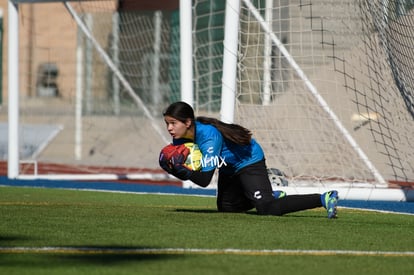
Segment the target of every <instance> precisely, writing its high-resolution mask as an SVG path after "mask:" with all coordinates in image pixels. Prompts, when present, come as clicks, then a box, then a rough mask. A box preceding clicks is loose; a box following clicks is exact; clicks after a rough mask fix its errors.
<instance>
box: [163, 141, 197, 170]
mask: <svg viewBox="0 0 414 275" xmlns="http://www.w3.org/2000/svg"><path fill="white" fill-rule="evenodd" d="M188 154H190V150H189V149H188V148H187V147H186V146H185V145H184V144H181V145H173V144H169V145H167V146H165V147H164V148H163V149H162V150H161V152H160V157H159V159H158V160H159V164H160V166H161V168H162V169H164V170H165V171H166V172H167V173H169V174H174V173H173V172H174V170H175V169H174V166H178V164H183V163H184V162H185V160H186V159H187V157H188ZM173 159H174V160H173ZM173 161H174V164H173ZM178 169H179V168H178Z"/></svg>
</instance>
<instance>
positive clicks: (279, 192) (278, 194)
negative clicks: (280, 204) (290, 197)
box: [273, 190, 287, 199]
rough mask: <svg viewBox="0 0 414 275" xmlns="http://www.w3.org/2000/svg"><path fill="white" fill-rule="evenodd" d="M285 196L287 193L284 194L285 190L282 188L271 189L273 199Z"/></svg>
mask: <svg viewBox="0 0 414 275" xmlns="http://www.w3.org/2000/svg"><path fill="white" fill-rule="evenodd" d="M286 196H287V194H286V192H285V191H282V190H275V191H273V197H275V199H280V198H283V197H286Z"/></svg>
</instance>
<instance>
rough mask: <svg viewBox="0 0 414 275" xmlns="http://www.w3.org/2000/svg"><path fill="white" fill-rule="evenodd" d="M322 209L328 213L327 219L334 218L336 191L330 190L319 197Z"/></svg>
mask: <svg viewBox="0 0 414 275" xmlns="http://www.w3.org/2000/svg"><path fill="white" fill-rule="evenodd" d="M321 201H322V205H323V207H325V209H326V210H327V212H328V219H333V218H336V205H337V203H338V191H336V190H332V191H329V192H326V193H323V194H322V195H321Z"/></svg>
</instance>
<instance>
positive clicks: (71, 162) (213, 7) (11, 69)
mask: <svg viewBox="0 0 414 275" xmlns="http://www.w3.org/2000/svg"><path fill="white" fill-rule="evenodd" d="M145 2H148V1H142V2H134V1H118V0H90V1H75V0H74V1H61V0H60V1H56V0H54V1H53V0H43V1H42V0H38V1H37V0H31V1H30V0H10V1H9V8H8V18H9V19H8V20H9V21H8V106H7V107H8V108H7V110H8V144H7V146H8V153H7V164H8V172H7V173H8V177H9V178H10V179H59V180H88V181H89V180H107V181H111V180H112V181H118V180H149V181H155V182H157V181H168V182H175V181H176V180H175V179H174V178H172V177H169V176H167V175H166V174H165V173H164V172H163V171H162V170H160V169H159V167H158V161H157V158H158V153H159V150H160V148H161V147H162V146H163V145H165V144H166V143H168V142H169V138H168V137H167V132H166V131H165V129H163V127H164V122H163V120H162V116H161V113H162V110H163V109H164V108H165V107H166V106H168V104H170V103H171V102H173V101H177V100H183V101H186V102H188V103H190V104H191V105H192V106H193V107H194V109H195V112H196V115H208V116H213V117H217V118H220V119H221V120H222V121H225V122H234V123H239V124H241V125H243V126H245V127H247V128H248V129H250V130H251V131H252V133H253V136H254V137H255V138H256V139H257V140H258V141H259V143H260V144H261V145H262V147H263V149H264V151H265V155H266V162H267V165H268V168H277V169H280V170H281V171H283V173H284V176H285V178H286V179H287V180H288V182H289V185H288V186H274V188H281V189H284V190H286V191H287V192H288V193H289V194H295V193H310V192H323V191H326V190H328V189H332V188H335V189H339V190H340V193H341V197H342V198H343V199H363V200H393V201H407V200H414V198H413V197H414V195H413V192H412V187H413V186H414V167H413V164H412V163H414V162H413V161H414V151H413V148H414V144H413V142H412V138H411V137H412V136H413V135H414V125H413V121H414V107H413V106H414V104H413V102H414V95H413V94H412V89H411V88H412V87H414V79H412V75H411V73H410V67H409V66H407V64H409V63H410V62H411V61H412V62H414V52H413V51H412V49H411V48H410V47H409V46H408V45H411V44H412V41H413V40H414V33H412V31H411V27H413V26H414V20H413V16H414V12H413V7H414V4H413V3H412V1H379V2H378V3H377V2H375V3H373V2H371V1H367V0H359V1H354V0H344V1H339V2H338V1H335V0H312V1H299V0H295V1H288V0H278V1H272V0H227V1H219V0H193V1H191V0H180V1H160V3H162V4H159V5H158V6H157V8H153V7H151V5H145V4H144V3H145ZM174 3H175V4H174ZM177 3H178V4H177ZM22 11H23V12H22ZM52 14H59V15H60V16H58V17H54V16H46V15H52ZM58 21H59V22H58ZM62 26H66V27H67V32H66V31H65V33H63V32H62V31H59V28H62ZM410 43H411V44H410ZM403 53H404V54H403ZM45 72H46V73H45ZM42 77H43V78H42ZM0 149H1V148H0ZM0 152H1V150H0ZM62 171H66V172H62ZM184 185H185V186H187V185H188V183H185V184H184ZM190 187H192V185H190Z"/></svg>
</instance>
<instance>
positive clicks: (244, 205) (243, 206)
mask: <svg viewBox="0 0 414 275" xmlns="http://www.w3.org/2000/svg"><path fill="white" fill-rule="evenodd" d="M217 188H218V189H217V208H218V210H219V211H222V212H245V211H247V210H250V209H252V208H256V209H257V210H258V211H259V210H260V206H261V205H267V204H269V203H271V202H273V201H274V200H275V199H274V197H273V191H272V185H271V183H270V180H269V176H268V173H267V168H266V163H265V161H264V160H262V161H259V162H257V163H254V164H251V165H249V166H247V167H245V168H243V169H241V170H240V171H239V172H238V173H236V174H234V175H230V176H229V175H224V174H223V173H219V177H218V187H217Z"/></svg>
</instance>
